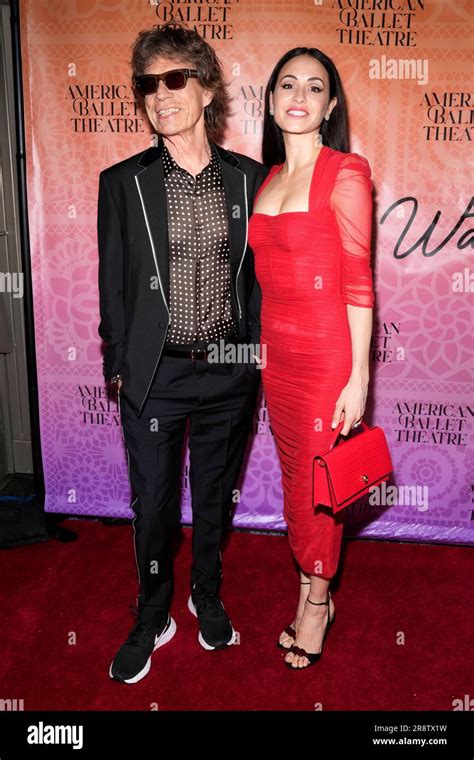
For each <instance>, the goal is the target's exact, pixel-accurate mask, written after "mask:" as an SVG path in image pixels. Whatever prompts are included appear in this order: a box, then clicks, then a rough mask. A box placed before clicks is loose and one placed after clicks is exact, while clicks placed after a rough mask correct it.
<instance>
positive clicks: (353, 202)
mask: <svg viewBox="0 0 474 760" xmlns="http://www.w3.org/2000/svg"><path fill="white" fill-rule="evenodd" d="M370 175H371V171H370V166H369V163H368V161H367V160H366V159H365V158H363V157H362V156H359V155H358V154H356V153H349V154H347V156H346V157H344V159H343V160H342V162H341V165H340V167H339V171H338V175H337V177H336V181H335V184H334V189H333V192H332V194H331V208H332V209H333V211H334V214H335V217H336V222H337V226H338V230H339V235H340V239H341V256H342V262H341V273H342V277H341V287H342V298H343V301H344V303H345V304H346V307H347V319H348V323H349V330H350V334H351V346H352V371H351V375H350V378H349V381H348V383H347V385H346V386H345V387H344V388H343V389H342V392H341V394H340V396H339V398H338V400H337V402H336V406H335V409H334V414H333V419H332V425H331V426H332V427H333V428H335V427H336V426H337V425H338V424H339V422H340V421H342V420H344V423H345V424H344V426H343V428H342V431H341V432H342V434H343V435H347V434H348V433H349V431H350V429H351V428H352V427H354V426H355V425H358V424H359V423H360V421H361V420H362V417H363V415H364V411H365V404H366V400H367V392H368V385H369V353H370V341H371V336H372V323H373V306H374V303H375V295H374V290H373V281H372V269H371V263H370V258H371V251H370V244H371V234H372V181H371V179H370Z"/></svg>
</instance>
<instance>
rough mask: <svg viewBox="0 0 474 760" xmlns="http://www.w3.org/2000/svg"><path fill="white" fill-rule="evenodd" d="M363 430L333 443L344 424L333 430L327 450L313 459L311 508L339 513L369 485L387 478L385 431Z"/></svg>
mask: <svg viewBox="0 0 474 760" xmlns="http://www.w3.org/2000/svg"><path fill="white" fill-rule="evenodd" d="M361 425H362V426H363V427H364V430H363V431H362V432H360V433H357V434H356V435H355V436H354V437H353V438H350V439H348V440H344V441H343V442H342V443H340V444H339V445H338V446H334V444H335V442H336V440H337V437H338V435H339V433H340V432H341V430H342V428H343V427H344V421H342V422H340V423H339V425H338V426H337V428H335V430H334V437H333V439H332V441H331V445H330V446H329V450H328V451H327V452H326V453H325V454H322V455H316V456H315V457H314V460H313V507H317V506H318V505H319V504H322V505H323V506H326V507H330V508H331V509H332V510H333V511H334V512H339V511H340V510H341V509H344V507H347V506H348V505H349V504H352V502H353V501H357V499H359V498H360V497H361V496H363V495H364V494H365V493H368V491H369V490H370V488H372V487H373V486H376V485H378V484H379V483H381V482H382V481H384V480H388V478H389V475H390V473H391V472H392V471H393V465H392V460H391V457H390V452H389V450H388V446H387V440H386V438H385V433H384V432H383V430H382V428H380V427H372V428H369V427H368V426H367V425H366V424H365V422H361Z"/></svg>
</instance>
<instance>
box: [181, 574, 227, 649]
mask: <svg viewBox="0 0 474 760" xmlns="http://www.w3.org/2000/svg"><path fill="white" fill-rule="evenodd" d="M188 609H189V611H190V612H192V614H193V615H195V616H196V617H197V618H198V620H199V635H198V641H199V643H200V644H201V646H202V647H204V649H225V647H228V646H231V645H232V644H235V642H236V640H237V634H236V632H235V631H234V629H233V627H232V623H231V622H230V620H229V616H228V614H227V612H226V611H225V609H224V605H223V604H222V602H221V600H220V598H219V595H218V594H214V593H212V592H210V591H206V590H205V589H203V588H201V587H199V586H196V585H195V586H194V587H193V589H192V591H191V595H190V597H189V599H188Z"/></svg>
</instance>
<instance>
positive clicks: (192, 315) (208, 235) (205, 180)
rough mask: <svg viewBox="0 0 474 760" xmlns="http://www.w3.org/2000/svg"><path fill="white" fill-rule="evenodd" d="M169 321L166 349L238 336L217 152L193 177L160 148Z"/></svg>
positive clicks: (225, 215) (225, 213) (225, 212)
mask: <svg viewBox="0 0 474 760" xmlns="http://www.w3.org/2000/svg"><path fill="white" fill-rule="evenodd" d="M163 169H164V177H165V191H166V199H167V207H168V238H169V263H170V317H171V323H170V326H169V329H168V334H167V337H166V344H167V345H174V346H176V345H180V346H185V347H189V346H193V347H202V346H205V345H207V344H208V343H210V342H214V341H217V340H219V339H220V338H225V337H227V338H234V337H236V336H237V326H236V323H235V320H234V317H233V313H232V306H231V300H230V294H231V285H230V264H229V237H228V219H227V209H226V198H225V190H224V183H223V179H222V172H221V167H220V164H219V158H218V156H217V152H216V149H215V147H214V146H213V145H211V160H210V162H209V164H208V165H207V166H206V167H204V169H203V170H202V171H201V172H200V173H199V174H198V175H197V176H196V177H193V175H192V174H190V173H189V172H188V171H186V170H185V169H183V168H182V167H181V166H179V165H178V164H177V163H176V161H175V160H174V159H173V157H172V156H171V154H170V152H169V151H168V149H167V148H166V146H164V148H163Z"/></svg>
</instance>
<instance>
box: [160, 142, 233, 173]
mask: <svg viewBox="0 0 474 760" xmlns="http://www.w3.org/2000/svg"><path fill="white" fill-rule="evenodd" d="M209 144H210V147H211V158H210V160H209V163H207V164H206V166H205V167H204V168H203V169H202V170H201V171H205V170H206V169H208V168H210V169H211V171H212V170H213V169H216V168H217V167H218V166H219V156H218V153H217V150H216V147H215V145H214V144H213V143H209ZM161 155H162V158H163V171H164V175H165V177H168V176H169V175H170V174H171V173H172V172H174V171H177V172H181V173H183V174H188V172H187V170H186V169H184V168H183V167H182V166H180V165H179V164H178V162H177V161H176V160H175V159H174V158H173V156H172V155H171V153H170V151H169V149H168V148H167V146H166V145H164V144H163V148H162V154H161Z"/></svg>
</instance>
